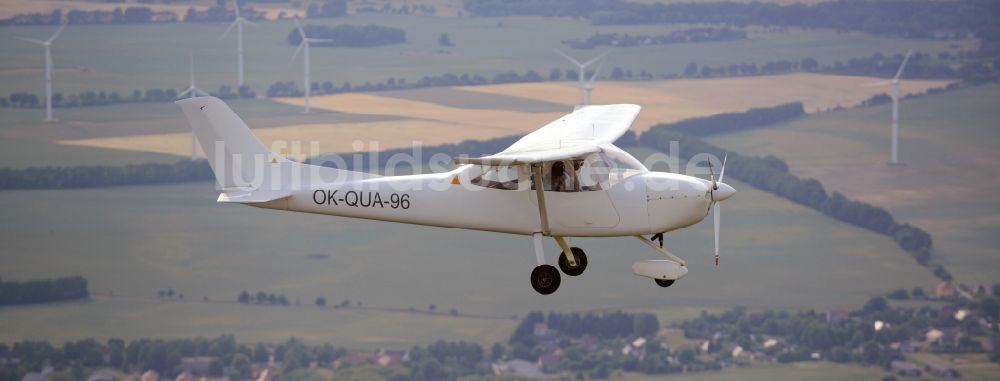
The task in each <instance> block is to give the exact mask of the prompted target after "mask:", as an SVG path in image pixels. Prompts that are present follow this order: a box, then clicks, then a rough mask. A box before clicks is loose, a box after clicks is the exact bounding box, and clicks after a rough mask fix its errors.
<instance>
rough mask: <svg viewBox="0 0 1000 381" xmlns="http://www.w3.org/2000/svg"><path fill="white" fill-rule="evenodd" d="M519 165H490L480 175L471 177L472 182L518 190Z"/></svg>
mask: <svg viewBox="0 0 1000 381" xmlns="http://www.w3.org/2000/svg"><path fill="white" fill-rule="evenodd" d="M518 168H519V167H491V168H489V169H488V170H487V171H486V172H485V173H483V174H482V175H479V176H477V177H476V178H474V179H472V184H475V185H478V186H481V187H483V188H490V189H503V190H518V189H519V185H520V183H521V182H520V181H519V177H523V176H520V173H519V172H521V171H519V170H518Z"/></svg>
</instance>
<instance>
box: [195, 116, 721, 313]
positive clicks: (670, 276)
mask: <svg viewBox="0 0 1000 381" xmlns="http://www.w3.org/2000/svg"><path fill="white" fill-rule="evenodd" d="M177 104H178V105H180V107H181V109H183V111H184V114H185V116H186V117H187V120H188V123H189V124H190V125H191V128H192V129H193V130H194V133H195V135H197V137H198V142H199V143H200V144H201V145H202V149H204V151H205V153H206V157H207V158H208V160H209V164H210V165H211V167H212V170H213V172H214V173H215V177H216V183H217V184H216V185H217V187H218V188H219V189H220V190H221V191H222V193H221V194H220V195H219V199H218V202H224V203H240V204H246V205H250V206H255V207H259V208H267V209H277V210H287V211H295V212H304V213H316V214H326V215H332V216H341V217H354V218H365V219H372V220H381V221H391V222H399V223H406V224H417V225H426V226H438V227H446V228H462V229H474V230H484V231H491V232H498V233H509V234H520V235H527V236H531V237H532V240H533V244H534V249H535V250H534V251H535V257H536V259H537V261H538V266H537V267H535V269H534V271H532V272H531V285H532V287H533V288H534V289H535V290H536V291H538V292H539V293H541V294H544V295H547V294H551V293H553V292H555V291H556V289H557V288H559V284H560V275H559V270H556V268H555V267H554V266H551V265H548V264H546V260H545V253H544V252H543V250H542V241H543V238H544V237H545V236H548V237H552V238H553V239H554V240H555V242H556V243H557V244H558V245H559V247H560V248H561V249H562V253H561V254H560V255H559V259H558V261H557V262H558V264H559V268H560V269H561V270H562V272H563V273H565V274H566V275H570V276H577V275H580V274H582V273H583V272H584V270H585V269H586V268H587V256H586V254H585V253H584V252H583V250H581V249H580V248H578V247H570V246H569V244H568V243H567V241H566V238H568V237H624V236H634V237H636V238H638V239H639V240H641V241H642V242H644V243H645V244H647V245H648V246H649V247H651V248H653V249H655V250H657V251H658V252H660V253H661V254H663V255H664V256H666V258H667V259H664V260H645V261H638V262H635V263H634V264H633V266H632V270H633V272H634V273H635V274H637V275H640V276H644V277H648V278H652V279H653V280H655V281H656V284H658V285H660V286H662V287H669V286H670V285H672V284H673V283H674V281H676V280H677V279H680V278H681V277H683V276H684V275H686V274H687V272H688V270H687V263H686V262H685V261H684V260H683V259H681V258H679V257H677V256H675V255H673V254H672V253H670V252H669V251H667V250H666V249H664V248H663V239H662V233H665V232H669V231H672V230H676V229H680V228H684V227H687V226H691V225H693V224H695V223H698V222H699V221H701V220H703V219H704V218H705V217H706V216H707V215H708V212H709V211H711V210H712V208H713V206H714V205H715V204H716V203H718V202H721V201H724V200H726V199H728V198H730V197H732V196H733V194H735V193H736V190H735V189H733V188H732V187H731V186H729V185H726V184H725V183H723V182H722V179H723V176H724V174H725V161H723V164H722V170H721V171H720V173H719V179H718V181H716V179H715V175H714V173H713V174H712V177H711V180H703V179H699V178H696V177H692V176H684V175H679V174H674V173H664V172H651V171H649V170H648V169H646V168H645V167H644V166H643V165H642V163H640V162H639V161H638V160H636V159H635V158H634V157H632V156H631V155H629V154H628V153H626V152H625V151H622V150H621V149H620V148H618V147H615V146H614V145H613V144H612V143H613V142H614V141H615V140H617V139H618V138H619V137H621V136H622V135H623V134H624V133H625V132H626V131H628V129H629V127H630V126H631V124H632V122H633V121H634V120H635V118H636V116H638V114H639V110H640V107H639V106H637V105H605V106H582V107H578V108H577V109H576V110H575V111H573V112H572V113H570V114H567V115H565V116H563V117H561V118H559V119H557V120H555V121H553V122H551V123H549V124H547V125H545V126H544V127H542V128H541V129H539V130H537V131H535V132H532V133H530V134H528V135H526V136H524V137H523V138H521V139H520V140H518V141H517V142H515V143H514V144H513V145H511V146H510V147H509V148H507V149H505V150H504V151H502V152H500V153H497V154H495V155H490V156H485V157H478V158H470V157H458V158H454V159H453V160H454V162H455V163H456V164H457V165H458V167H457V168H456V169H454V170H452V171H448V172H443V173H433V174H418V175H406V176H386V177H383V176H378V175H374V174H369V173H362V172H354V171H348V170H343V169H336V168H330V167H322V166H315V165H308V164H302V163H298V162H294V161H291V160H288V159H286V158H285V157H283V156H281V155H279V154H276V153H274V152H271V151H270V150H268V149H267V148H265V146H264V145H263V144H262V143H261V142H260V141H259V140H257V138H256V137H255V136H254V135H253V133H252V132H251V131H250V129H249V128H248V127H247V125H246V124H245V123H244V122H243V121H242V120H241V119H240V118H239V116H237V115H236V113H234V112H233V111H232V110H231V109H230V108H229V107H228V106H227V105H226V104H225V103H224V102H223V101H221V100H219V99H218V98H214V97H196V98H188V99H183V100H179V101H177ZM538 184H541V185H542V186H537V185H538ZM714 209H715V211H714V212H715V214H714V219H715V250H716V264H718V247H719V206H717V205H715V207H714ZM650 234H653V235H654V239H655V237H659V240H660V244H659V245H656V243H654V242H653V240H652V239H648V238H646V237H645V235H650Z"/></svg>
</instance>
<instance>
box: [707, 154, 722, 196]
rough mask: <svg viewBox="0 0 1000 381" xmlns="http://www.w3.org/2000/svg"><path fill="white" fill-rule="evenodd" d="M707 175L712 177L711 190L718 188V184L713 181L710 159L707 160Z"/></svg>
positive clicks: (713, 174) (713, 171)
mask: <svg viewBox="0 0 1000 381" xmlns="http://www.w3.org/2000/svg"><path fill="white" fill-rule="evenodd" d="M708 176H709V177H710V178H711V179H712V190H716V189H719V184H718V183H716V182H715V170H714V168H712V160H709V161H708ZM713 199H714V197H713Z"/></svg>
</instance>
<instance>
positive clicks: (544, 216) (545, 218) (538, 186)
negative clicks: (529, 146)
mask: <svg viewBox="0 0 1000 381" xmlns="http://www.w3.org/2000/svg"><path fill="white" fill-rule="evenodd" d="M531 175H532V177H533V178H534V180H535V196H536V197H538V216H539V218H541V220H542V234H545V235H549V213H548V211H547V210H546V208H545V185H544V184H542V164H541V163H534V164H531Z"/></svg>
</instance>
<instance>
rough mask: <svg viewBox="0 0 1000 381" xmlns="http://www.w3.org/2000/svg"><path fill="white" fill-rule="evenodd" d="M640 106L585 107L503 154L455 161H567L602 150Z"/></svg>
mask: <svg viewBox="0 0 1000 381" xmlns="http://www.w3.org/2000/svg"><path fill="white" fill-rule="evenodd" d="M640 109H641V107H639V106H638V105H630V104H619V105H602V106H582V107H579V108H577V109H576V110H574V111H573V112H572V113H570V114H566V115H564V116H563V117H561V118H559V119H556V120H554V121H552V122H551V123H549V124H546V125H545V126H542V128H539V129H538V130H536V131H535V132H532V133H530V134H528V135H525V136H524V137H522V138H521V139H520V140H518V141H517V142H514V144H512V145H511V146H510V147H507V149H505V150H503V151H502V152H500V153H497V154H494V155H489V156H483V157H477V158H470V157H457V158H455V159H454V160H455V163H456V164H480V165H522V164H530V163H538V162H545V161H556V160H565V159H571V158H577V157H582V156H586V155H589V154H592V153H597V152H601V150H602V148H601V146H603V145H607V144H612V143H614V141H615V140H618V138H620V137H621V136H622V135H624V134H625V132H627V131H628V129H629V128H630V127H631V126H632V122H634V121H635V118H636V117H637V116H639V110H640Z"/></svg>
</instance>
